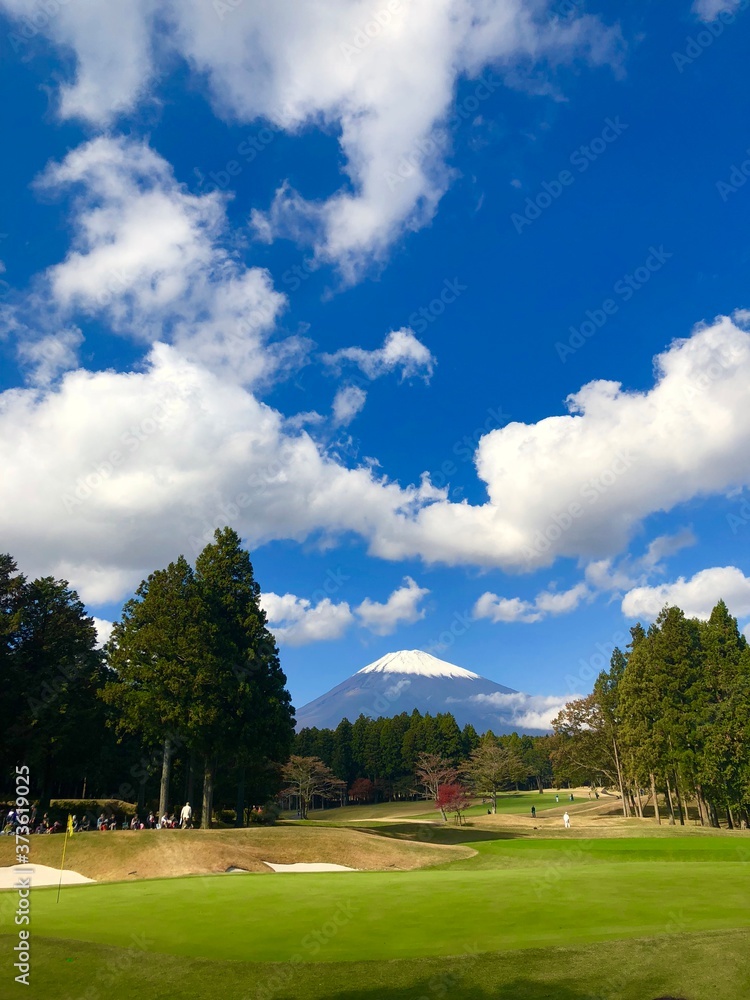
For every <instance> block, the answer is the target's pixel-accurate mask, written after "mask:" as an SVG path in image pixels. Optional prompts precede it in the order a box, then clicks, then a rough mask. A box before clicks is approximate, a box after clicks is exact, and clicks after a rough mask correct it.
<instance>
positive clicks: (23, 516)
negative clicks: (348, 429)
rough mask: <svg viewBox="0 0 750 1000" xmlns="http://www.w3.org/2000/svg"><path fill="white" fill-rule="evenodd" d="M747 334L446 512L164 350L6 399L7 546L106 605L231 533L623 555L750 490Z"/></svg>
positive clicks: (489, 444)
mask: <svg viewBox="0 0 750 1000" xmlns="http://www.w3.org/2000/svg"><path fill="white" fill-rule="evenodd" d="M744 321H745V318H744V317H742V316H739V317H737V323H733V322H732V321H730V320H729V319H726V318H722V319H719V320H718V321H716V322H715V323H713V324H711V325H710V326H707V327H704V328H699V329H697V330H696V331H695V332H694V333H693V335H692V336H691V337H690V338H689V339H687V340H684V341H679V342H677V343H675V344H673V345H672V346H671V347H670V348H669V349H668V350H667V351H666V352H665V353H664V354H662V355H661V356H660V357H659V358H658V359H657V383H656V385H655V387H654V388H653V389H651V390H649V391H644V392H630V391H626V390H624V389H622V388H621V387H620V386H619V385H616V384H613V383H601V382H595V383H590V384H589V385H587V386H585V387H584V388H583V389H582V390H580V392H579V393H577V394H576V395H575V396H574V397H572V399H571V404H570V406H571V413H570V415H568V416H561V417H550V418H547V419H544V420H541V421H539V422H538V423H536V424H518V423H516V424H510V425H508V426H506V427H503V428H501V429H499V430H494V431H491V432H490V433H488V434H487V435H485V436H484V437H483V438H482V440H481V441H480V443H479V446H478V449H477V458H476V465H477V470H478V472H479V475H480V477H481V479H482V480H483V481H484V482H485V483H486V484H487V492H488V494H489V499H488V501H487V502H486V503H484V504H482V505H471V504H468V503H450V502H449V501H448V500H447V497H446V492H445V490H439V489H437V488H435V487H433V486H432V485H431V483H430V481H429V478H423V480H422V482H421V483H420V485H419V486H401V485H399V484H398V483H395V482H393V481H390V480H388V479H387V478H386V477H384V476H377V475H376V474H375V471H374V468H373V466H372V465H367V466H362V467H358V468H354V469H348V468H345V467H344V466H342V465H341V464H340V463H339V462H338V461H337V460H336V459H335V458H334V457H332V456H331V455H329V454H327V453H326V451H325V450H324V449H322V448H321V446H320V445H318V444H316V442H315V441H314V440H313V439H312V438H311V437H310V435H309V434H307V433H306V432H305V431H304V430H303V429H301V428H299V429H298V428H294V427H290V426H289V424H288V422H287V421H286V420H285V418H284V417H283V416H282V415H281V414H280V413H279V412H278V411H276V410H274V409H273V408H271V407H269V406H267V405H264V404H263V403H261V402H260V401H259V400H258V399H257V398H256V397H255V396H254V395H253V394H252V393H251V392H250V391H249V390H248V389H247V388H246V387H244V386H242V385H239V384H237V383H236V382H235V381H233V380H230V379H229V377H228V376H225V375H224V374H223V373H217V372H214V371H210V370H208V369H207V368H206V367H204V366H203V365H200V364H198V363H196V362H194V361H193V362H191V361H188V360H187V359H186V358H185V357H184V356H182V355H181V354H180V352H179V351H178V350H177V349H176V348H175V347H172V346H169V345H166V344H156V345H155V346H154V347H153V348H152V350H151V351H150V352H149V354H148V355H147V356H146V359H145V361H144V363H143V365H142V366H141V368H140V370H138V371H134V372H123V373H116V372H112V371H108V372H88V371H84V370H78V371H74V372H67V373H65V374H64V375H63V376H62V379H61V381H60V383H59V385H58V386H56V387H55V390H54V391H44V390H42V391H40V390H38V389H27V390H26V389H12V390H7V391H6V392H5V393H3V394H2V395H0V462H1V463H2V468H3V484H2V496H3V503H2V505H0V530H4V531H5V533H6V535H7V536H9V537H10V536H12V537H13V538H14V551H15V553H16V554H17V557H18V559H19V561H20V562H21V564H22V565H23V568H24V569H25V570H26V571H27V572H30V573H39V572H44V573H48V572H53V573H55V574H56V575H58V576H65V577H66V578H67V579H70V580H71V582H73V583H74V585H75V586H76V587H78V588H80V590H81V593H82V595H83V596H84V598H85V599H86V600H88V601H92V602H94V603H96V602H98V601H108V600H116V599H117V598H119V597H121V596H122V595H123V593H126V592H127V590H128V589H129V588H130V587H131V586H132V585H133V584H134V583H137V582H138V580H139V579H141V577H142V576H143V573H144V571H148V570H149V569H151V568H153V565H155V564H156V563H158V562H160V561H164V562H165V563H166V562H169V561H170V559H173V558H174V557H175V556H176V555H177V554H179V552H180V551H186V552H187V553H188V554H194V553H195V551H197V550H198V549H199V548H201V547H202V545H203V544H205V542H206V541H207V540H208V539H209V538H210V536H211V533H212V530H213V528H214V527H215V526H218V525H222V524H227V523H229V524H232V525H233V526H234V527H236V528H237V530H238V531H239V532H240V533H241V534H242V535H243V537H244V538H245V539H246V540H247V542H248V543H249V544H251V545H253V546H255V545H259V544H262V543H264V542H267V541H270V540H273V539H287V540H297V541H303V540H305V539H308V538H311V537H314V538H316V539H322V540H324V541H327V542H330V541H331V540H332V539H335V538H336V537H337V536H339V535H341V534H342V533H345V532H353V533H354V534H356V535H358V536H360V537H361V538H363V539H364V540H365V541H366V543H367V545H368V551H369V552H370V554H372V555H375V556H379V557H381V558H386V559H392V560H395V559H403V558H407V557H417V558H422V559H423V560H424V561H425V562H431V563H434V562H441V561H442V562H444V563H447V564H453V565H456V564H469V565H472V564H473V565H477V566H493V567H499V568H503V569H513V570H519V569H520V570H529V569H535V568H539V567H540V566H545V565H548V564H550V563H552V562H553V561H554V559H555V558H557V557H559V556H570V557H573V558H579V559H585V560H591V559H607V558H612V557H613V556H614V555H616V554H617V553H618V552H620V551H621V550H622V549H623V548H624V547H625V546H626V545H627V543H628V541H629V539H630V536H631V534H632V533H633V532H634V531H635V530H636V529H637V528H638V527H639V526H640V523H641V521H642V520H643V519H644V518H645V517H647V516H648V515H649V514H651V513H653V512H654V511H664V510H669V509H671V508H672V507H674V506H676V505H678V504H680V503H682V502H685V501H687V500H690V499H692V498H700V497H704V496H707V495H710V494H717V493H721V492H724V491H727V490H729V489H731V488H734V487H738V486H740V485H742V484H743V483H750V408H748V406H747V386H748V384H750V336H748V334H747V332H745V331H744V330H743V329H742V328H741V327H740V326H739V325H737V324H738V323H739V322H744ZM60 427H65V428H66V434H65V435H64V436H63V435H61V434H59V433H58V431H57V428H60ZM29 454H33V455H34V456H35V457H36V461H35V462H34V463H33V464H32V463H29V461H28V455H29ZM566 518H567V520H566ZM561 525H562V526H561ZM552 528H554V529H555V530H554V531H552V530H551V529H552ZM498 600H499V599H498ZM488 601H490V602H491V598H490V599H488ZM498 613H500V614H501V612H498ZM520 613H526V614H536V613H538V609H531V610H529V609H524V608H523V607H521V609H520ZM500 620H502V619H500Z"/></svg>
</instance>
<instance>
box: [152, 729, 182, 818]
mask: <svg viewBox="0 0 750 1000" xmlns="http://www.w3.org/2000/svg"><path fill="white" fill-rule="evenodd" d="M171 768H172V744H171V743H170V742H169V739H168V738H167V739H166V740H164V754H163V756H162V759H161V784H160V786H159V819H161V817H162V816H163V815H164V813H165V812H166V811H167V809H168V807H169V773H170V770H171ZM188 801H189V800H188Z"/></svg>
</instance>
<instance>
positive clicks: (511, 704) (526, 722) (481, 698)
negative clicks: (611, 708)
mask: <svg viewBox="0 0 750 1000" xmlns="http://www.w3.org/2000/svg"><path fill="white" fill-rule="evenodd" d="M580 697H581V695H577V694H571V695H565V696H559V695H536V694H524V693H523V692H521V691H514V692H513V693H511V694H503V693H502V692H501V691H497V692H493V693H492V694H475V695H472V696H471V697H470V698H469V699H467V700H468V701H469V702H474V703H475V704H477V705H482V706H489V707H491V708H493V709H495V710H496V711H497V713H498V715H502V716H503V719H508V720H509V721H510V722H511V724H513V725H516V726H518V728H519V729H546V730H550V729H552V720H553V719H554V718H555V716H556V715H559V714H560V712H561V711H562V710H563V709H564V708H565V705H566V704H567V702H569V701H573V700H575V699H576V698H580Z"/></svg>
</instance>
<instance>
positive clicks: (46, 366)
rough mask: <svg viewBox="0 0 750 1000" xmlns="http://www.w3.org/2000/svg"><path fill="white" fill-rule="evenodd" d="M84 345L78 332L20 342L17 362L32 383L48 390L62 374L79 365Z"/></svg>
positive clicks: (21, 340) (72, 331)
mask: <svg viewBox="0 0 750 1000" xmlns="http://www.w3.org/2000/svg"><path fill="white" fill-rule="evenodd" d="M82 343H83V334H82V333H81V331H80V330H78V329H75V328H74V329H70V330H61V331H60V333H58V334H48V335H47V336H42V337H38V338H37V339H29V340H26V339H23V338H20V339H19V340H18V344H17V355H18V360H19V362H20V364H21V367H22V369H23V370H24V371H25V372H26V373H27V378H28V380H29V382H31V383H33V384H34V385H39V386H47V385H49V384H50V382H53V381H54V380H55V379H56V378H57V376H58V375H59V374H60V373H61V372H65V371H69V370H70V369H71V368H75V367H76V366H77V365H78V348H79V347H80V346H81V344H82Z"/></svg>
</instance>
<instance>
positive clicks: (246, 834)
mask: <svg viewBox="0 0 750 1000" xmlns="http://www.w3.org/2000/svg"><path fill="white" fill-rule="evenodd" d="M62 840H63V838H62V837H61V836H34V837H31V840H30V843H31V861H32V862H34V861H36V862H37V863H39V864H44V865H51V866H52V867H57V866H59V864H60V855H61V852H62ZM473 853H474V852H473V849H471V848H466V847H461V846H455V847H446V846H441V845H439V844H431V843H413V842H411V841H402V842H399V841H396V840H392V839H386V838H383V837H379V836H377V835H376V834H375V833H368V832H364V831H360V830H356V829H338V828H329V827H315V826H288V827H285V826H280V827H270V828H269V827H251V828H249V829H246V830H139V831H137V832H136V831H132V832H131V831H129V830H122V831H120V830H117V831H111V832H109V831H108V832H105V833H99V832H91V833H81V834H76V835H74V836H73V837H71V838H70V839H69V841H68V846H67V850H66V858H65V867H66V868H69V869H71V870H72V871H76V872H79V873H80V874H81V875H85V876H86V877H87V878H92V879H95V880H96V881H97V882H108V881H119V880H123V879H130V880H133V879H144V878H164V877H169V876H177V875H201V874H216V873H218V872H224V871H226V870H227V868H229V867H230V866H234V867H237V868H245V869H247V870H248V871H253V872H269V869H268V868H267V867H266V866H265V865H264V864H263V862H264V861H273V862H278V863H280V864H292V863H294V862H297V861H322V862H327V863H332V864H339V865H346V866H347V867H349V868H358V869H367V870H379V869H398V870H411V869H414V868H421V867H424V866H425V865H434V864H438V863H440V862H444V861H447V860H455V859H458V858H464V857H468V856H470V855H471V854H473ZM14 863H15V855H14V842H13V839H12V838H11V837H0V867H5V866H8V865H12V864H14Z"/></svg>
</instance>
